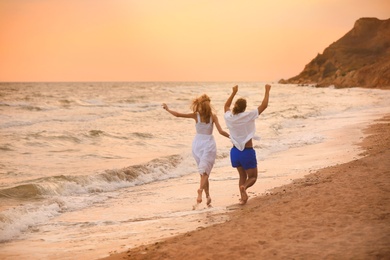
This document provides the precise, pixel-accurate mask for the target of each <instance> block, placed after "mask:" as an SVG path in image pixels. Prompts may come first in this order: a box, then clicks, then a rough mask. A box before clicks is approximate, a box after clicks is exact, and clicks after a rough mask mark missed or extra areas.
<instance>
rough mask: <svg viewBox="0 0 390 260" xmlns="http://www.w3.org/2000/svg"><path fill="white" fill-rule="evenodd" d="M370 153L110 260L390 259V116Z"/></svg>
mask: <svg viewBox="0 0 390 260" xmlns="http://www.w3.org/2000/svg"><path fill="white" fill-rule="evenodd" d="M365 134H366V135H367V136H366V137H365V138H364V140H363V141H362V142H361V143H360V144H359V145H361V147H362V149H363V154H362V155H364V156H363V157H362V158H360V159H356V160H353V161H350V162H348V163H345V164H339V165H336V166H332V167H328V168H324V169H321V170H319V171H317V172H315V173H311V174H309V175H307V176H305V178H302V179H298V180H294V181H293V183H291V184H288V185H285V186H282V187H278V188H275V189H273V190H271V191H270V192H268V193H267V194H266V195H265V196H259V197H256V198H252V199H250V200H249V201H248V203H247V204H246V205H245V206H238V205H237V206H233V207H236V210H233V211H231V212H230V213H227V214H229V220H227V221H226V222H225V223H222V224H216V225H213V226H209V227H206V228H203V227H199V228H198V229H197V230H195V231H192V232H187V233H185V234H181V235H178V236H174V237H171V238H167V239H165V240H164V241H161V242H156V243H154V244H150V245H143V246H140V247H136V248H131V249H129V250H127V251H125V252H122V253H117V254H113V255H111V256H110V257H108V258H104V259H110V260H115V259H185V258H191V259H389V258H390V246H389V245H390V188H389V187H390V160H389V159H390V115H387V116H386V117H384V118H382V119H381V120H377V121H375V122H373V124H372V125H371V126H370V127H369V128H367V129H366V130H365Z"/></svg>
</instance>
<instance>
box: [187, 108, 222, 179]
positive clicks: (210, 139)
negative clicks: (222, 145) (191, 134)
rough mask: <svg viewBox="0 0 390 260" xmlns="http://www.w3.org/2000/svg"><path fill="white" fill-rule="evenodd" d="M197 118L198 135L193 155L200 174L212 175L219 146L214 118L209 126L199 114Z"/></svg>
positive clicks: (193, 146) (194, 143)
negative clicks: (216, 141)
mask: <svg viewBox="0 0 390 260" xmlns="http://www.w3.org/2000/svg"><path fill="white" fill-rule="evenodd" d="M197 116H198V122H197V123H196V125H195V128H196V135H195V138H194V140H193V142H192V155H193V156H194V158H195V161H196V163H197V164H198V171H199V174H203V173H206V174H207V175H210V172H211V170H212V169H213V166H214V162H215V158H216V156H217V145H216V144H215V140H214V136H213V125H214V124H213V120H212V119H213V118H212V117H211V118H210V122H209V123H208V124H207V123H203V122H201V121H200V115H199V113H197Z"/></svg>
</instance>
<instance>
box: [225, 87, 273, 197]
mask: <svg viewBox="0 0 390 260" xmlns="http://www.w3.org/2000/svg"><path fill="white" fill-rule="evenodd" d="M270 90H271V85H269V84H267V85H265V94H264V99H263V102H262V103H261V104H260V106H258V107H257V109H254V110H252V111H248V112H245V109H246V100H245V99H243V98H239V99H237V101H236V103H235V104H234V107H233V111H230V105H231V104H232V101H233V98H234V96H235V95H236V94H237V92H238V86H237V85H236V86H234V87H233V92H232V94H231V95H230V97H229V98H228V99H227V100H226V103H225V109H224V110H225V115H224V118H225V122H226V125H227V127H228V128H229V132H230V139H231V141H232V143H233V145H234V146H233V148H232V149H231V150H230V160H231V164H232V166H233V167H234V168H237V171H238V173H239V175H240V179H239V182H238V187H239V189H240V194H241V199H240V204H245V203H246V202H247V200H248V194H247V193H246V190H247V189H248V188H249V187H251V186H252V185H253V184H255V182H256V180H257V159H256V151H255V150H254V149H253V142H252V138H253V137H254V135H255V132H256V126H255V120H256V118H257V117H258V116H259V115H260V114H261V113H262V112H263V111H264V110H265V109H266V108H267V106H268V100H269V92H270Z"/></svg>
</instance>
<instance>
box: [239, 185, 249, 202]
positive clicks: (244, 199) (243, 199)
mask: <svg viewBox="0 0 390 260" xmlns="http://www.w3.org/2000/svg"><path fill="white" fill-rule="evenodd" d="M240 192H241V200H240V204H241V205H244V204H245V203H246V202H247V201H248V194H246V190H245V187H244V186H240Z"/></svg>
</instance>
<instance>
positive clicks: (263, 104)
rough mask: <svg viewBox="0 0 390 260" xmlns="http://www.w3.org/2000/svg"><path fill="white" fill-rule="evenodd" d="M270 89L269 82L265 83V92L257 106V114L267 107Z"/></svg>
mask: <svg viewBox="0 0 390 260" xmlns="http://www.w3.org/2000/svg"><path fill="white" fill-rule="evenodd" d="M270 90H271V85H269V84H267V85H265V94H264V99H263V102H261V105H260V106H259V107H258V108H257V110H258V111H259V115H260V114H261V113H263V111H264V110H265V109H266V108H267V107H268V100H269V92H270Z"/></svg>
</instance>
